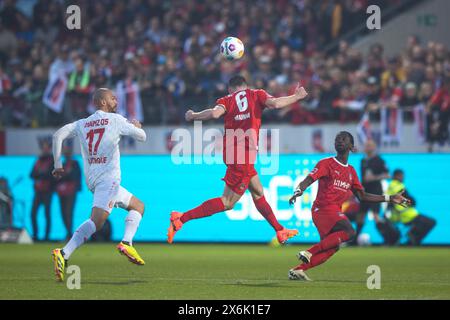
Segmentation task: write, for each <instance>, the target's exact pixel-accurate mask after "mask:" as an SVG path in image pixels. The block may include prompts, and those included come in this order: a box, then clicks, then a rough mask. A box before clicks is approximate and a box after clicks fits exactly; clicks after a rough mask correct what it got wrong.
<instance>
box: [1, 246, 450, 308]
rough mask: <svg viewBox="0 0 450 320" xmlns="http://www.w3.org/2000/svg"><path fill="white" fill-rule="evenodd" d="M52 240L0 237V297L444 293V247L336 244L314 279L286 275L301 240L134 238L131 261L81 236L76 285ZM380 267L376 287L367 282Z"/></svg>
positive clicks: (449, 276) (448, 252)
mask: <svg viewBox="0 0 450 320" xmlns="http://www.w3.org/2000/svg"><path fill="white" fill-rule="evenodd" d="M55 247H58V244H37V245H12V244H2V245H0V287H1V290H0V299H157V300H164V299H284V300H297V299H450V249H449V248H383V247H367V248H342V249H341V250H340V251H339V252H338V253H337V254H336V255H335V256H334V257H332V258H331V259H330V260H329V261H328V262H326V263H325V264H323V265H321V266H319V267H317V268H315V269H312V270H309V271H308V275H309V276H310V277H311V278H312V279H313V280H314V281H313V282H309V283H306V282H297V281H289V280H288V279H287V271H288V270H289V269H290V268H291V267H293V266H295V265H296V264H297V261H296V258H295V254H296V253H297V252H298V251H299V250H300V249H304V248H306V246H298V245H291V246H284V247H269V246H265V245H241V244H233V245H219V244H218V245H205V244H198V245H195V244H177V243H175V244H173V245H166V244H139V243H138V244H136V248H137V250H138V251H139V253H140V254H141V256H142V257H143V258H144V260H145V261H146V265H145V266H135V265H132V264H131V263H129V262H128V260H126V258H125V257H123V256H121V255H119V254H118V253H117V252H116V250H115V244H113V243H111V244H87V245H85V246H83V247H81V248H80V249H79V250H78V251H76V252H75V253H74V254H73V255H72V258H71V261H70V264H75V265H78V266H79V267H80V269H81V289H79V290H69V289H68V288H67V286H66V284H65V283H57V282H55V280H54V276H53V270H52V263H51V258H50V250H51V249H53V248H55ZM370 265H378V266H379V267H380V268H381V289H380V290H369V289H368V288H367V286H366V283H367V278H368V277H369V276H370V275H369V274H367V273H366V272H367V267H368V266H370Z"/></svg>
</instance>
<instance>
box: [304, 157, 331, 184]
mask: <svg viewBox="0 0 450 320" xmlns="http://www.w3.org/2000/svg"><path fill="white" fill-rule="evenodd" d="M328 172H329V168H328V163H327V162H326V161H324V160H321V161H319V162H318V163H317V164H316V166H315V167H314V169H313V170H312V171H311V173H310V174H309V175H308V176H310V177H311V178H312V179H313V180H314V181H316V180H318V179H320V178H322V177H325V176H327V175H328Z"/></svg>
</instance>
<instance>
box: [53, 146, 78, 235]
mask: <svg viewBox="0 0 450 320" xmlns="http://www.w3.org/2000/svg"><path fill="white" fill-rule="evenodd" d="M62 152H63V154H64V157H65V159H64V163H63V169H64V174H63V176H62V177H61V179H59V180H58V181H57V183H56V193H57V194H58V197H59V202H60V205H61V214H62V220H63V222H64V226H65V227H66V231H67V236H66V239H70V238H71V237H72V222H73V213H74V208H75V203H76V196H77V192H78V191H80V190H81V169H80V165H79V164H78V162H77V161H76V160H74V159H73V158H72V153H73V140H67V141H65V143H64V146H63V150H62Z"/></svg>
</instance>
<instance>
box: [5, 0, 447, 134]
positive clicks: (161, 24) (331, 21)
mask: <svg viewBox="0 0 450 320" xmlns="http://www.w3.org/2000/svg"><path fill="white" fill-rule="evenodd" d="M373 2H374V1H371V4H372V3H373ZM398 2H399V1H398V0H384V1H375V4H378V5H380V6H383V8H385V7H388V6H393V5H395V4H397V3H398ZM21 4H23V1H15V0H5V1H3V7H2V8H1V11H0V19H1V22H0V59H1V65H0V79H1V81H0V96H1V98H0V99H1V100H0V101H1V104H0V113H1V117H0V121H1V122H2V124H3V126H5V125H9V126H11V125H12V126H23V127H42V126H49V125H60V124H61V123H64V122H67V121H70V120H72V119H74V118H79V117H83V116H86V115H87V114H88V113H89V108H88V106H89V100H90V97H91V92H92V91H93V90H94V88H96V87H100V86H106V87H111V88H114V87H115V85H116V84H117V82H118V81H120V80H122V81H125V82H133V83H134V82H135V83H137V84H138V85H139V90H140V97H141V99H142V105H143V113H144V117H143V118H144V123H146V124H177V123H181V122H182V121H183V116H184V113H185V111H186V110H187V109H188V108H190V107H194V109H198V108H203V107H204V106H206V105H209V104H211V103H214V101H215V99H216V98H218V97H220V96H221V95H223V94H224V93H225V92H226V88H225V83H226V81H227V80H228V78H229V77H230V76H231V75H232V74H234V73H236V72H241V73H243V74H244V75H245V76H246V77H247V78H248V79H249V80H250V82H251V83H252V85H253V86H255V87H261V88H266V89H267V90H268V92H270V93H272V94H273V95H282V94H284V93H287V92H290V91H292V90H293V88H292V87H291V86H292V84H294V83H295V82H297V81H301V82H302V84H303V85H304V86H306V87H307V88H308V89H309V91H310V95H309V98H308V100H307V101H305V102H302V104H301V105H300V104H297V105H293V106H291V107H290V108H288V109H285V110H281V111H273V112H267V113H266V114H265V117H266V119H265V120H266V122H270V121H272V122H287V123H292V124H303V123H309V124H314V123H318V122H323V121H343V122H345V121H359V119H360V118H361V115H362V113H363V112H364V111H365V110H369V111H375V110H377V109H379V107H380V105H389V106H394V107H398V106H399V107H401V108H404V109H405V110H407V111H409V110H411V107H412V106H414V105H416V104H417V103H420V102H423V103H424V104H425V105H426V106H427V108H428V109H427V110H428V111H429V121H435V122H436V124H435V125H434V127H433V125H430V126H429V128H435V131H436V132H438V133H437V134H436V135H437V136H439V137H441V136H442V135H445V132H447V133H448V130H444V128H445V127H446V125H448V112H449V108H450V103H449V92H448V85H447V86H446V85H445V83H448V79H449V77H450V60H449V51H448V48H446V47H445V46H444V45H442V44H440V43H432V42H430V43H420V39H417V38H416V37H414V36H411V37H410V38H409V39H408V40H407V43H406V49H405V51H404V52H403V53H401V54H399V55H398V56H395V57H386V56H385V54H384V53H383V47H382V46H381V45H374V46H373V47H372V48H371V50H370V52H369V53H368V54H366V55H363V53H362V52H360V51H358V50H356V49H354V48H351V47H350V46H349V44H348V43H346V42H345V41H341V42H340V44H339V49H338V50H337V52H334V53H333V54H326V53H325V50H324V47H325V46H326V45H327V44H329V43H330V42H332V41H333V40H336V39H339V37H340V36H341V35H343V34H344V33H345V32H347V31H349V30H351V29H352V28H354V27H355V26H358V25H360V24H361V21H363V22H365V16H366V13H365V9H366V7H367V5H368V1H367V0H342V1H340V0H326V1H312V0H292V1H290V0H276V1H275V0H274V1H250V0H246V1H230V0H224V1H221V2H217V1H213V0H204V1H193V0H182V1H179V0H175V1H159V0H130V1H112V0H102V1H87V0H84V1H83V0H82V1H71V3H70V4H78V5H79V6H80V8H82V18H81V26H82V27H81V30H69V29H67V28H66V24H65V18H66V13H65V9H66V6H67V5H68V3H66V2H65V1H50V0H32V1H28V2H27V6H28V7H27V8H23V7H21ZM228 35H235V36H237V37H239V38H241V40H242V41H243V42H244V43H245V45H246V54H245V56H244V58H243V59H241V60H239V61H235V62H229V61H226V60H224V59H220V57H219V55H218V47H219V44H220V42H221V40H222V39H223V38H224V37H226V36H228ZM61 72H63V73H65V74H66V75H67V79H68V85H67V93H66V96H65V103H64V108H63V112H61V113H55V112H53V111H52V110H50V109H48V108H47V107H46V106H45V105H44V104H43V102H42V96H43V93H44V91H45V88H46V86H47V83H48V81H49V79H50V78H51V77H53V76H56V75H57V74H60V73H61ZM446 79H447V81H446ZM410 118H411V116H406V119H407V120H408V119H410ZM433 119H434V120H433ZM441 138H442V137H441ZM444 138H445V139H447V136H445V137H444Z"/></svg>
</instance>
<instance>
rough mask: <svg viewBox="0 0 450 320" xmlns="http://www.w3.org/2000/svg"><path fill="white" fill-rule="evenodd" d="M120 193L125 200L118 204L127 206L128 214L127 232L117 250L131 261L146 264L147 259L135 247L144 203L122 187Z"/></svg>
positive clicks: (126, 220)
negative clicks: (134, 239) (134, 241)
mask: <svg viewBox="0 0 450 320" xmlns="http://www.w3.org/2000/svg"><path fill="white" fill-rule="evenodd" d="M119 195H120V196H122V198H125V200H120V201H119V202H118V203H117V205H118V206H120V207H122V208H126V209H127V210H128V215H127V216H126V218H125V233H124V235H123V238H122V241H121V242H120V243H119V244H118V245H117V250H119V252H120V253H121V254H123V255H125V256H126V257H127V258H128V260H129V261H130V262H132V263H134V264H137V265H144V264H145V261H144V260H143V259H142V258H141V256H140V255H139V254H138V252H137V251H136V249H135V248H134V247H133V238H134V235H135V234H136V231H137V229H138V227H139V224H140V222H141V220H142V217H143V215H144V209H145V206H144V203H143V202H142V201H141V200H139V199H138V198H136V197H135V196H132V195H131V194H130V193H129V192H128V191H126V190H125V189H124V188H122V187H121V191H119Z"/></svg>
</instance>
